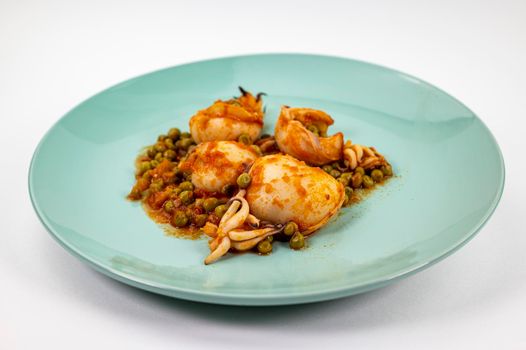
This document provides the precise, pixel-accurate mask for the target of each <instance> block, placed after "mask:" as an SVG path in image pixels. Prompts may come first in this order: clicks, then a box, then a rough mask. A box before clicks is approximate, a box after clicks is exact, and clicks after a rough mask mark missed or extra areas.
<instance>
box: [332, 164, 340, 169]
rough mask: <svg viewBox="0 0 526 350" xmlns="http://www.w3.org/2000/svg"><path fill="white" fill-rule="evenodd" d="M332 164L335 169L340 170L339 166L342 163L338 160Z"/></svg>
mask: <svg viewBox="0 0 526 350" xmlns="http://www.w3.org/2000/svg"><path fill="white" fill-rule="evenodd" d="M331 166H332V168H333V169H337V170H338V169H339V167H340V164H338V162H334V163H332V164H331Z"/></svg>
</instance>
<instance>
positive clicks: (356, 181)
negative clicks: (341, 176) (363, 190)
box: [351, 173, 363, 188]
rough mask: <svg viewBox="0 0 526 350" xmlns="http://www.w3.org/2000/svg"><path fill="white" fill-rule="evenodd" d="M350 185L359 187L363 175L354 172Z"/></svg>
mask: <svg viewBox="0 0 526 350" xmlns="http://www.w3.org/2000/svg"><path fill="white" fill-rule="evenodd" d="M351 181H352V187H353V188H360V186H362V181H363V176H362V174H360V173H355V174H354V175H353V176H352V179H351Z"/></svg>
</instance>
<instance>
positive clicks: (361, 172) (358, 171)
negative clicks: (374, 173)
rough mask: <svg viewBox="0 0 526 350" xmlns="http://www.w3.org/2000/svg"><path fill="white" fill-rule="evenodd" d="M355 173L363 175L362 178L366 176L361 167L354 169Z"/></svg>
mask: <svg viewBox="0 0 526 350" xmlns="http://www.w3.org/2000/svg"><path fill="white" fill-rule="evenodd" d="M354 173H355V174H362V176H363V175H365V170H364V169H363V168H362V167H361V166H359V167H357V168H356V169H354Z"/></svg>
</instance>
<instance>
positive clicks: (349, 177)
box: [321, 162, 393, 206]
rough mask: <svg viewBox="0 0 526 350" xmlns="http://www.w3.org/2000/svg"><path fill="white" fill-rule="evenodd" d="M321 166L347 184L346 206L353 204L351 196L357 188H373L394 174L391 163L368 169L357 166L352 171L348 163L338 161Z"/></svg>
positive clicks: (344, 184) (344, 203)
mask: <svg viewBox="0 0 526 350" xmlns="http://www.w3.org/2000/svg"><path fill="white" fill-rule="evenodd" d="M321 168H322V169H323V171H325V172H326V173H328V174H329V175H331V176H332V177H334V178H335V179H336V180H338V181H339V182H341V183H342V184H343V186H345V200H344V202H343V205H344V206H348V205H349V204H351V198H352V195H353V193H354V191H355V190H357V189H359V188H372V187H374V185H375V184H377V183H382V182H383V181H384V180H385V179H387V178H389V177H391V176H393V168H392V167H391V165H389V164H385V165H382V166H381V167H378V168H375V169H368V170H365V169H364V168H362V167H357V168H356V169H354V171H352V170H350V169H349V167H348V166H347V165H343V166H342V165H341V164H339V163H338V162H336V163H332V164H327V165H324V166H323V167H321Z"/></svg>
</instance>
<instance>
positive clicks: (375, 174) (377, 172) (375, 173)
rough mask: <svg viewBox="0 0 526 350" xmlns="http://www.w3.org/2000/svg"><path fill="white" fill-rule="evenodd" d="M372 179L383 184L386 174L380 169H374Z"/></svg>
mask: <svg viewBox="0 0 526 350" xmlns="http://www.w3.org/2000/svg"><path fill="white" fill-rule="evenodd" d="M371 177H372V178H373V180H374V182H381V181H382V180H383V178H384V173H382V171H381V170H380V169H374V170H373V171H371Z"/></svg>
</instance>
